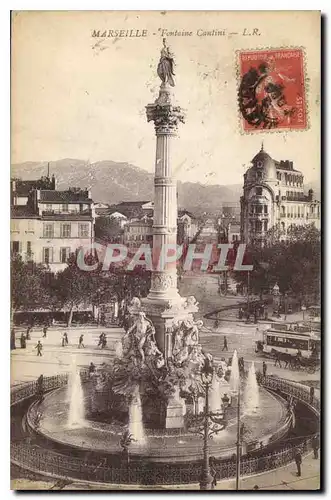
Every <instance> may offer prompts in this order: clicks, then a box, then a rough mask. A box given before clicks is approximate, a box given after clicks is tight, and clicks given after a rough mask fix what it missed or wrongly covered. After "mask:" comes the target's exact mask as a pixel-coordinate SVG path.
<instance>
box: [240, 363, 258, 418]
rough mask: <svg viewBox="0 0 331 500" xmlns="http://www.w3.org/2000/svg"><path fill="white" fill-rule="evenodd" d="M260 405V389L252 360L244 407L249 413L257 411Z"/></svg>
mask: <svg viewBox="0 0 331 500" xmlns="http://www.w3.org/2000/svg"><path fill="white" fill-rule="evenodd" d="M259 406H260V391H259V385H258V383H257V380H256V373H255V364H254V361H253V362H252V364H251V366H250V367H249V371H248V378H247V382H246V387H245V393H244V409H245V413H246V414H247V415H254V414H256V413H257V411H258V409H259Z"/></svg>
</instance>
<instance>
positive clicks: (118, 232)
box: [94, 217, 124, 243]
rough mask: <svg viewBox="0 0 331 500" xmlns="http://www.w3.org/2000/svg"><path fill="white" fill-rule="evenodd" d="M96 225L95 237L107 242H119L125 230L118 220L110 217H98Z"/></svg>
mask: <svg viewBox="0 0 331 500" xmlns="http://www.w3.org/2000/svg"><path fill="white" fill-rule="evenodd" d="M94 227H95V237H96V238H97V239H100V240H102V241H106V242H112V243H118V242H119V241H120V239H121V236H122V234H123V232H124V231H123V229H122V228H121V226H120V224H119V223H118V221H117V220H116V219H114V218H109V217H98V218H97V219H96V221H95V226H94Z"/></svg>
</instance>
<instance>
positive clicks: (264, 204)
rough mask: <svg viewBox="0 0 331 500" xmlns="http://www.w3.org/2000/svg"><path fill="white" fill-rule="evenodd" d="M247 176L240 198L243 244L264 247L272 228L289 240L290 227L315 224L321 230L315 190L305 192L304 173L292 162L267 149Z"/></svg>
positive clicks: (261, 153) (255, 160)
mask: <svg viewBox="0 0 331 500" xmlns="http://www.w3.org/2000/svg"><path fill="white" fill-rule="evenodd" d="M251 163H252V166H251V167H250V168H249V169H248V170H247V171H246V173H245V174H244V187H243V191H244V193H243V196H241V198H240V205H241V208H240V226H241V227H240V231H241V239H242V241H243V242H244V243H250V244H255V245H263V242H264V241H265V239H266V237H267V233H268V231H269V230H270V229H272V228H274V229H278V230H279V231H280V235H281V238H283V239H286V234H287V231H288V228H289V227H290V226H291V225H293V224H294V225H304V224H311V223H314V225H315V226H316V228H317V229H320V202H319V201H317V200H315V199H314V193H313V190H312V189H310V190H309V191H308V194H305V192H304V177H303V174H302V172H300V171H299V170H296V169H295V168H294V167H293V162H292V161H289V160H285V161H284V160H281V161H277V160H274V159H273V158H271V156H270V155H269V154H268V153H267V152H266V151H265V150H264V148H263V144H262V147H261V150H260V151H259V153H257V155H255V156H254V158H253V160H252V162H251Z"/></svg>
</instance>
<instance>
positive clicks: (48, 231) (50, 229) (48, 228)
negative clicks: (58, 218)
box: [44, 223, 54, 238]
mask: <svg viewBox="0 0 331 500" xmlns="http://www.w3.org/2000/svg"><path fill="white" fill-rule="evenodd" d="M44 238H54V224H46V223H45V224H44Z"/></svg>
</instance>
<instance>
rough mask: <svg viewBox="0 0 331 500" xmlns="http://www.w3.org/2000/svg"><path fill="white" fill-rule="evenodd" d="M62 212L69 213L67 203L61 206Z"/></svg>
mask: <svg viewBox="0 0 331 500" xmlns="http://www.w3.org/2000/svg"><path fill="white" fill-rule="evenodd" d="M62 212H69V207H68V203H63V205H62Z"/></svg>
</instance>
